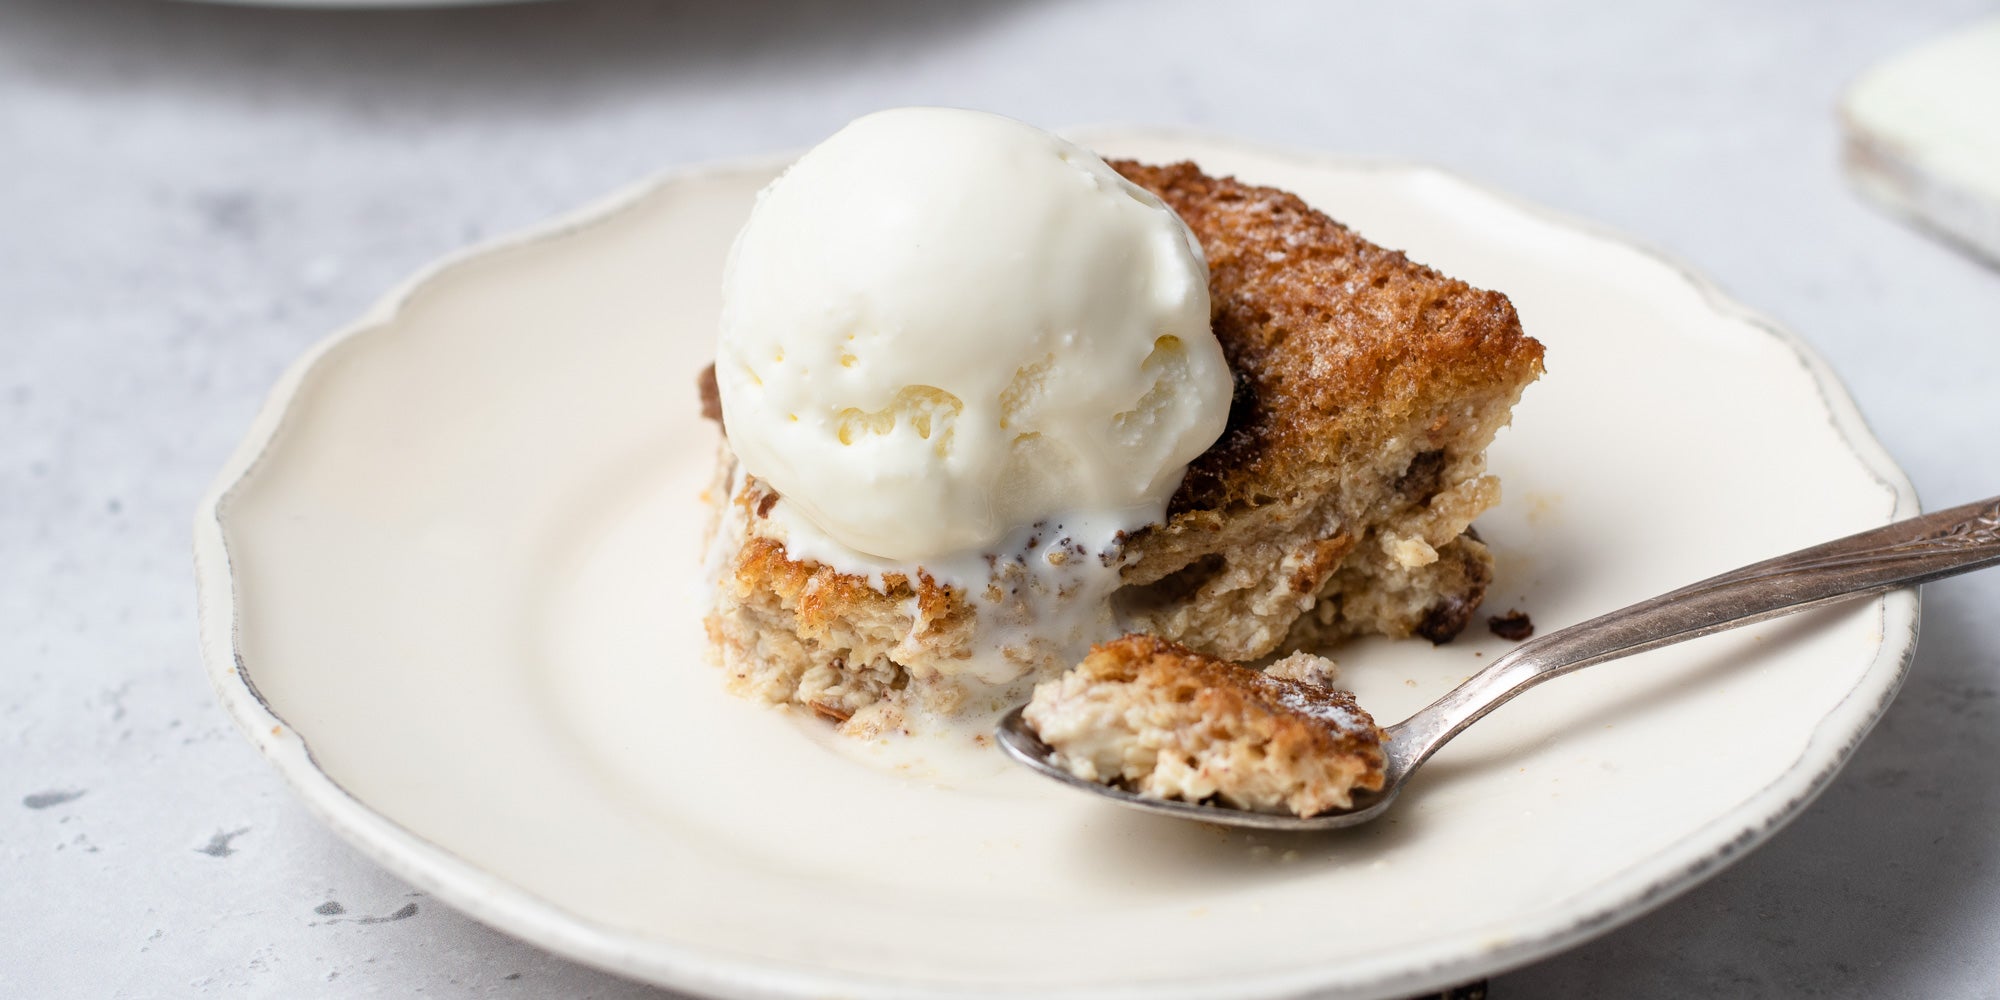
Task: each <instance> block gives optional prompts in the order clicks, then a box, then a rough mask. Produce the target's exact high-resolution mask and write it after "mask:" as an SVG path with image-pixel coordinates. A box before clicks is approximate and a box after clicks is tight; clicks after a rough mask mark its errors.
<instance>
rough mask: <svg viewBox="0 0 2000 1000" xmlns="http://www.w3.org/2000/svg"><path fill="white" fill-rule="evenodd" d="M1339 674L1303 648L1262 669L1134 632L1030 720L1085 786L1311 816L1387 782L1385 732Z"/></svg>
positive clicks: (1073, 674) (1034, 708)
mask: <svg viewBox="0 0 2000 1000" xmlns="http://www.w3.org/2000/svg"><path fill="white" fill-rule="evenodd" d="M1331 669H1332V667H1331V664H1329V663H1327V661H1325V660H1323V659H1320V658H1319V657H1317V656H1314V655H1312V654H1310V653H1294V654H1292V655H1291V656H1289V657H1286V658H1285V659H1283V660H1280V661H1278V662H1277V663H1275V664H1272V665H1271V666H1270V667H1269V668H1267V669H1265V670H1264V671H1262V672H1259V671H1256V670H1252V669H1250V668H1249V667H1245V666H1241V665H1239V664H1234V663H1229V662H1226V661H1223V660H1218V659H1216V658H1214V657H1212V656H1204V655H1202V654H1200V653H1197V652H1195V651H1194V650H1192V649H1189V648H1187V647H1186V646H1182V645H1178V644H1175V643H1171V642H1166V641H1164V640H1161V639H1156V638H1153V637H1152V636H1146V635H1127V636H1124V637H1122V638H1120V639H1117V640H1114V641H1112V642H1107V643H1104V644H1103V645H1100V646H1098V647H1097V648H1096V649H1093V650H1091V653H1090V655H1089V656H1087V657H1085V658H1084V660H1083V662H1082V663H1079V664H1077V666H1076V668H1075V669H1073V670H1071V671H1069V672H1068V673H1065V674H1063V675H1062V676H1061V677H1059V678H1056V679H1054V680H1050V681H1047V682H1044V683H1043V684H1041V685H1040V686H1038V687H1037V688H1036V689H1035V697H1034V700H1033V701H1030V702H1029V703H1028V707H1027V709H1026V710H1025V711H1024V713H1023V715H1024V717H1025V718H1026V720H1027V722H1028V724H1029V725H1030V726H1032V727H1033V728H1034V730H1035V732H1036V733H1037V734H1038V735H1040V736H1041V738H1042V740H1043V742H1046V743H1048V744H1049V745H1050V746H1051V747H1053V748H1054V749H1055V751H1056V753H1055V757H1054V760H1055V763H1056V764H1057V765H1059V766H1061V767H1063V768H1064V769H1066V770H1068V771H1069V772H1070V773H1072V774H1075V775H1076V776H1078V777H1080V778H1083V779H1084V780H1086V781H1097V782H1103V783H1107V784H1117V785H1119V786H1121V787H1124V788H1126V789H1129V790H1131V791H1133V792H1137V793H1138V794H1140V795H1148V796H1152V797H1155V798H1162V799H1181V800H1184V801H1187V802H1210V801H1213V802H1219V803H1221V804H1223V805H1226V806H1230V807H1232V808H1236V809H1246V810H1250V811H1253V812H1273V813H1278V812H1291V813H1295V814H1297V815H1300V816H1311V815H1314V814H1316V813H1322V812H1325V811H1327V810H1329V809H1346V808H1349V807H1351V806H1352V805H1353V804H1354V794H1355V793H1356V792H1374V791H1380V790H1381V789H1382V781H1383V764H1384V760H1383V756H1382V739H1383V737H1382V730H1381V729H1379V728H1377V727H1376V725H1375V722H1374V720H1373V719H1371V718H1369V716H1368V713H1367V712H1364V711H1362V710H1361V707H1360V706H1358V705H1356V704H1355V703H1354V696H1353V695H1350V694H1348V693H1347V692H1345V691H1340V690H1336V689H1334V688H1333V687H1331V686H1329V685H1330V682H1331V680H1332V677H1331Z"/></svg>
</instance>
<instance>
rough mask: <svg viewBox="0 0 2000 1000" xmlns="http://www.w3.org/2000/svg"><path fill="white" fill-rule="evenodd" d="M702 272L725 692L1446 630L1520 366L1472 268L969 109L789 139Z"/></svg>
mask: <svg viewBox="0 0 2000 1000" xmlns="http://www.w3.org/2000/svg"><path fill="white" fill-rule="evenodd" d="M724 299H725V305H724V315H723V324H722V326H723V333H722V337H721V340H720V346H719V349H718V356H717V364H716V367H715V369H714V370H713V375H712V376H710V377H709V378H710V381H709V382H708V384H707V385H706V386H705V389H706V390H707V392H706V393H705V395H706V396H707V397H708V398H707V402H709V403H710V404H711V405H710V407H709V409H710V412H711V414H712V415H714V416H716V417H717V418H718V419H719V420H720V421H721V422H722V423H723V425H724V432H725V438H726V444H725V445H724V448H723V451H722V454H721V456H720V460H719V463H718V470H717V480H716V483H715V485H714V487H713V488H712V491H711V498H712V500H713V501H714V502H715V506H716V510H717V517H716V521H715V524H714V525H713V527H712V528H711V538H710V542H709V551H708V573H709V576H710V579H711V581H712V582H713V585H714V596H713V603H712V606H711V607H710V609H709V613H708V615H707V619H706V624H707V628H708V632H709V635H710V638H711V641H712V643H713V645H714V648H715V650H716V652H717V654H718V656H719V659H720V660H721V662H722V664H723V666H724V667H725V669H726V671H727V673H728V676H729V678H730V683H731V686H732V687H733V689H735V690H737V691H738V692H740V693H743V694H746V695H749V696H752V697H756V698H760V699H763V700H765V701H769V702H773V703H789V704H796V705H800V706H805V707H808V708H810V709H811V710H812V711H814V712H816V713H818V714H820V715H822V716H825V717H827V718H830V719H833V720H836V721H838V722H840V723H841V724H842V725H843V728H844V729H846V730H847V731H848V732H851V733H857V734H859V733H874V732H879V731H882V730H884V729H889V728H895V727H899V726H903V725H906V724H907V722H908V720H909V719H910V718H911V716H912V711H913V710H919V709H920V710H925V711H928V712H934V713H946V714H949V713H952V712H957V711H963V710H967V709H970V708H974V707H977V708H982V709H999V708H1002V707H1005V706H1006V704H1007V703H1009V702H1010V701H1012V702H1018V701H1019V700H1020V697H1021V696H1022V695H1023V694H1024V693H1025V684H1027V683H1031V682H1033V681H1036V680H1039V679H1042V678H1046V677H1050V676H1053V675H1054V674H1055V673H1057V672H1059V671H1060V670H1062V669H1064V668H1067V667H1069V666H1071V665H1073V664H1075V663H1076V662H1077V661H1078V659H1079V658H1081V657H1082V656H1083V654H1084V652H1085V650H1087V649H1088V648H1089V647H1090V646H1091V644H1093V643H1097V642H1101V641H1104V640H1107V639H1110V638H1112V637H1114V636H1117V635H1119V634H1121V633H1122V632H1127V631H1133V632H1142V633H1148V634H1150V635H1153V636H1157V637H1159V638H1161V639H1165V640H1170V641H1172V642H1174V643H1177V644H1179V646H1180V647H1184V648H1185V649H1187V650H1190V651H1192V652H1193V653H1198V654H1201V655H1205V656H1212V657H1219V658H1222V659H1228V660H1250V659H1256V658H1260V657H1265V656H1269V655H1271V654H1274V653H1280V652H1285V651H1289V650H1296V649H1303V648H1313V647H1316V646H1318V645H1320V644H1323V643H1325V642H1327V641H1329V640H1331V639H1333V638H1336V637H1338V636H1342V635H1346V634H1350V633H1359V632H1376V633H1383V634H1387V635H1391V636H1410V635H1419V636H1423V637H1426V638H1428V639H1430V640H1432V641H1444V640H1446V639H1449V638H1450V637H1451V636H1452V635H1454V634H1456V633H1457V632H1458V631H1459V629H1461V628H1463V627H1464V625H1465V623H1466V622H1467V621H1468V620H1469V619H1470V617H1471V614H1472V611H1473V609H1474V608H1475V607H1476V606H1477V605H1478V603H1479V600H1480V598H1481V596H1482V594H1483V591H1484V589H1485V587H1486V585H1487V582H1488V581H1489V579H1490V575H1491V559H1490V556H1489V555H1488V554H1487V552H1486V550H1485V548H1484V546H1483V545H1481V544H1480V543H1479V541H1478V540H1477V538H1476V537H1475V536H1473V535H1472V534H1471V532H1470V529H1469V526H1470V523H1471V521H1472V519H1473V518H1474V517H1475V516H1476V515H1477V514H1478V513H1479V512H1480V511H1482V510H1484V509H1486V508H1487V507H1489V506H1491V505H1492V504H1493V503H1494V502H1496V501H1497V499H1498V495H1499V492H1498V484H1497V483H1496V482H1495V481H1494V480H1493V479H1492V478H1491V477H1489V476H1486V475H1485V474H1484V457H1483V453H1484V449H1485V447H1486V445H1487V444H1488V443H1489V442H1490V441H1491V440H1492V437H1493V435H1494V434H1495V433H1496V432H1497V431H1498V430H1499V428H1500V427H1501V426H1503V425H1505V423H1506V422H1507V419H1508V413H1509V409H1510V407H1511V406H1512V405H1513V403H1514V402H1515V401H1516V400H1517V399H1518V398H1519V396H1520V393H1521V391H1522V390H1523V389H1524V388H1525V387H1526V385H1527V384H1528V383H1529V382H1531V381H1533V380H1534V379H1535V378H1536V377H1537V375H1538V374H1539V373H1540V371H1541V353H1542V352H1541V345H1540V344H1538V343H1537V342H1535V341H1534V340H1532V339H1530V338H1528V337H1527V336H1526V335H1524V334H1523V333H1522V332H1521V328H1520V324H1519V321H1518V319H1517V318H1516V316H1515V314H1514V310H1513V308H1512V307H1511V306H1510V305H1509V304H1508V302H1507V300H1506V298H1505V297H1504V296H1502V295H1499V294H1497V293H1494V292H1486V291H1481V290H1478V289H1475V288H1472V287H1470V286H1468V285H1466V284H1464V283H1463V282H1459V281H1456V280H1453V279H1450V278H1447V277H1444V276H1443V275H1440V274H1438V273H1437V272H1435V271H1432V270H1430V269H1429V268H1426V267H1423V266H1422V265H1419V264H1415V263H1413V262H1411V261H1409V260H1408V259H1407V258H1405V257H1404V256H1403V255H1402V254H1400V253H1397V252H1394V251H1389V250H1384V249H1382V248H1380V247H1377V246H1375V245H1373V244H1371V243H1368V242H1367V241H1365V240H1363V239H1361V238H1360V237H1359V236H1357V235H1355V234H1354V233H1353V232H1352V231H1350V230H1348V229H1346V228H1344V227H1342V226H1341V225H1339V224H1338V223H1336V222H1334V221H1333V220H1331V219H1329V218H1327V217H1326V216H1325V215H1323V214H1321V213H1319V212H1317V211H1315V210H1314V209H1312V208H1311V207H1309V206H1307V205H1306V204H1305V203H1304V202H1302V201H1300V200H1299V199H1298V198H1296V197H1294V196H1292V195H1289V194H1286V193H1284V192H1281V191H1277V190H1274V189H1270V188H1260V187H1254V186H1250V185H1245V184H1241V183H1238V182H1237V181H1235V180H1233V179H1228V178H1216V177H1210V176H1207V175H1205V174H1203V173H1201V172H1200V170H1198V169H1197V168H1196V167H1195V166H1193V165H1192V164H1176V165H1171V166H1146V165H1142V164H1137V163H1130V162H1115V163H1112V164H1106V163H1105V162H1104V161H1102V160H1100V159H1098V158H1097V157H1096V156H1095V155H1094V154H1091V153H1090V152H1088V151H1087V150H1083V149H1081V148H1079V147H1076V146H1074V145H1072V144H1070V143H1067V142H1065V141H1063V140H1061V139H1058V138H1056V137H1054V136H1051V135H1049V134H1047V133H1044V132H1041V131H1039V130H1036V129H1032V128H1030V127H1028V126H1025V125H1021V124H1019V123H1016V122H1012V121H1009V120H1007V119H1003V118H998V117H996V116H989V115H978V114H975V113H972V112H954V111H940V110H936V109H905V110H901V111H895V112H884V113H881V114H878V115H873V116H869V117H868V118H864V119H861V120H859V121H857V122H856V123H854V124H852V125H850V126H848V128H847V129H845V130H843V131H842V133H840V134H838V135H836V136H835V137H834V138H833V139H830V140H829V141H828V142H827V143H826V144H823V145H822V146H821V147H819V148H817V149H815V150H814V151H813V152H812V153H809V154H807V156H806V157H805V158H804V159H802V160H801V161H800V162H799V163H798V164H797V165H795V166H794V167H793V168H792V169H791V170H789V171H788V172H787V173H786V174H785V175H784V176H783V177H781V178H780V179H779V180H778V181H776V182H774V183H773V185H772V186H771V187H770V188H768V189H767V190H766V191H765V192H764V194H763V195H761V196H760V198H759V204H758V207H757V208H756V210H755V211H753V213H752V217H751V220H750V222H749V223H748V224H747V225H746V227H745V230H744V232H743V234H742V235H740V236H739V237H738V241H737V244H736V246H735V248H734V250H733V251H732V259H731V262H730V266H729V269H728V276H727V277H726V278H725V287H724ZM1010 685H1012V686H1010Z"/></svg>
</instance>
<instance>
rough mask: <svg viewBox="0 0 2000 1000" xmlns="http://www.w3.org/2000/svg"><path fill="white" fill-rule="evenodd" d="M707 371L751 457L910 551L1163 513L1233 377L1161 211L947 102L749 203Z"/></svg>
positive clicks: (829, 514) (1194, 276) (1199, 283)
mask: <svg viewBox="0 0 2000 1000" xmlns="http://www.w3.org/2000/svg"><path fill="white" fill-rule="evenodd" d="M716 382H717V386H718V388H719V390H720V394H721V397H722V410H723V420H724V424H725V426H726V427H727V428H728V434H729V441H730V445H731V447H732V448H733V449H734V450H735V452H736V454H737V456H738V458H739V459H740V460H741V462H742V463H743V467H744V469H745V470H746V471H748V472H749V473H750V474H752V475H755V476H757V477H758V478H760V479H762V480H763V481H764V482H766V483H768V484H770V486H771V487H772V488H773V489H775V490H776V491H777V492H778V493H779V495H780V496H781V497H782V498H783V499H784V501H785V502H788V503H791V504H795V505H796V506H797V508H798V510H799V511H800V512H802V513H803V514H804V515H805V516H806V517H807V518H808V519H809V520H810V521H811V522H812V524H813V525H815V526H817V527H818V528H819V529H820V530H821V531H823V532H825V534H826V535H827V536H829V537H830V538H832V539H833V540H834V541H836V542H838V543H840V544H841V545H844V546H847V547H848V548H851V549H853V550H855V551H857V552H860V553H864V554H867V555H871V556H875V557H879V558H883V559H889V560H895V561H900V562H905V563H919V562H921V561H922V560H924V559H925V558H926V557H935V556H941V555H945V554H950V553H964V552H968V551H978V550H980V549H981V548H982V547H985V546H991V545H993V544H994V543H996V542H997V541H999V540H1000V539H1001V538H1003V537H1004V536H1006V535H1007V534H1008V533H1009V532H1010V531H1013V530H1015V529H1018V528H1022V527H1024V526H1029V525H1034V524H1037V523H1039V522H1043V521H1055V520H1059V519H1062V518H1064V517H1067V516H1075V515H1093V516H1094V517H1095V520H1096V521H1097V522H1098V523H1102V522H1103V521H1104V520H1105V519H1106V518H1107V517H1109V518H1111V519H1113V520H1116V521H1118V522H1120V523H1122V524H1124V525H1126V526H1127V527H1128V528H1136V527H1139V526H1141V525H1144V524H1149V523H1153V522H1157V521H1160V520H1162V519H1163V518H1164V514H1165V510H1166V504H1167V500H1168V499H1169V497H1170V496H1171V495H1172V493H1173V491H1174V490H1175V488H1176V487H1178V486H1179V484H1180V481H1181V478H1182V476H1183V475H1184V474H1185V471H1186V466H1187V463H1188V462H1189V461H1190V460H1192V459H1193V458H1194V457H1195V456H1197V455H1199V454H1201V452H1202V451H1203V450H1205V449H1206V448H1207V447H1208V446H1209V445H1210V444H1211V443H1213V442H1214V441H1215V439H1216V438H1217V437H1218V436H1219V435H1220V434H1221V433H1222V429H1223V423H1224V420H1225V418H1226V417H1227V416H1228V410H1229V398H1230V391H1231V387H1232V384H1231V379H1230V374H1229V369H1228V365H1227V363H1226V362H1225V361H1224V360H1223V356H1222V350H1221V348H1220V346H1219V345H1218V344H1217V343H1216V340H1215V336H1214V334H1213V333H1211V332H1210V330H1209V301H1208V268H1207V265H1206V263H1205V262H1204V260H1203V258H1202V253H1201V247H1200V245H1199V244H1197V243H1196V242H1195V240H1194V236H1193V234H1191V233H1190V232H1189V231H1188V228H1187V226H1186V225H1185V224H1184V223H1182V222H1181V220H1180V218H1179V217H1178V216H1176V215H1175V214H1174V213H1173V211H1172V210H1170V209H1168V208H1167V207H1166V206H1165V205H1164V204H1162V203H1161V202H1160V201H1159V199H1157V198H1155V197H1153V195H1151V194H1150V193H1148V192H1146V191H1144V190H1142V189H1141V188H1139V187H1137V186H1135V185H1133V184H1132V183H1130V182H1129V181H1126V180H1125V179H1124V178H1122V177H1120V176H1118V174H1117V173H1116V172H1114V171H1113V170H1112V169H1111V168H1110V167H1108V166H1106V165H1105V163H1104V161H1103V160H1101V159H1099V158H1098V157H1097V156H1096V155H1095V154H1093V153H1091V152H1090V151H1088V150H1085V149H1083V148H1081V147H1079V146H1076V145H1075V144H1073V143H1070V142H1067V141H1064V140H1063V139H1061V138H1058V137H1056V136H1054V135H1051V134H1049V133H1047V132H1044V131H1041V130H1040V129H1036V128H1033V127H1031V126H1028V125H1024V124H1022V123H1020V122H1016V121H1013V120H1011V119H1008V118H1003V117H1000V116H997V115H990V114H983V113H979V112H971V111H957V110H948V109H940V108H906V109H900V110H894V111H884V112H879V113H877V114H873V115H869V116H867V117H865V118H861V119H859V120H857V121H855V122H853V123H852V124H850V125H848V126H847V127H846V128H844V129H842V130H840V131H839V132H838V133H836V134H834V135H833V136H832V137H831V138H829V139H827V140H826V141H825V142H823V143H821V144H820V145H819V146H818V147H816V148H814V149H813V150H812V151H811V152H808V153H807V154H806V155H805V156H803V157H801V158H800V159H799V161H798V162H797V163H795V164H793V165H792V167H791V168H790V169H789V170H787V171H786V172H785V173H784V175H783V176H781V177H779V178H778V179H777V180H776V181H774V182H772V183H771V185H770V186H769V187H767V188H766V189H765V190H764V191H763V192H762V193H761V194H760V195H759V196H758V199H757V204H756V207H755V208H754V209H753V210H752V212H751V215H750V219H749V221H748V222H747V223H746V224H745V225H744V227H743V230H742V232H741V233H739V234H738V236H737V238H736V244H735V246H734V248H733V249H732V250H731V252H730V256H729V261H728V264H727V269H726V271H725V274H724V278H723V308H722V323H721V337H720V343H719V347H718V350H717V357H716Z"/></svg>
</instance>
